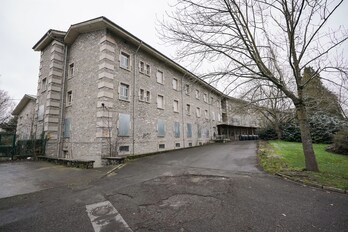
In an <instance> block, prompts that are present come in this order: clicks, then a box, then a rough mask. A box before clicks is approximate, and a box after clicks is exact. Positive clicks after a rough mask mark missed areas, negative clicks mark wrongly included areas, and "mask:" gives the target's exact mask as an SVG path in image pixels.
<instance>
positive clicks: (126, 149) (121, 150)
mask: <svg viewBox="0 0 348 232" xmlns="http://www.w3.org/2000/svg"><path fill="white" fill-rule="evenodd" d="M118 150H119V151H120V152H127V151H129V146H120V147H119V148H118Z"/></svg>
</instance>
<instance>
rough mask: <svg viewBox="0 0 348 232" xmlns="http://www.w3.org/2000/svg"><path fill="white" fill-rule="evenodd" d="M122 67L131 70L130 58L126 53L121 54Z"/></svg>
mask: <svg viewBox="0 0 348 232" xmlns="http://www.w3.org/2000/svg"><path fill="white" fill-rule="evenodd" d="M120 67H121V68H125V69H130V56H129V55H128V54H127V53H125V52H121V54H120Z"/></svg>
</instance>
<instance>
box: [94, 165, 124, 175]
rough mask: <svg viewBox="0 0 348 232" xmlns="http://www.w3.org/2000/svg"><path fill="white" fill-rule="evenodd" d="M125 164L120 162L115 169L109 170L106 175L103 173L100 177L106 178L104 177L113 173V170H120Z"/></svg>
mask: <svg viewBox="0 0 348 232" xmlns="http://www.w3.org/2000/svg"><path fill="white" fill-rule="evenodd" d="M124 166H126V164H125V163H124V164H118V165H116V166H115V167H114V168H113V169H111V170H109V171H107V172H106V173H105V174H104V175H102V176H101V177H100V178H104V177H106V176H108V175H110V174H111V173H113V172H115V171H117V170H120V169H121V168H123V167H124Z"/></svg>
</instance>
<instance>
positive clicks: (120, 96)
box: [118, 82, 130, 101]
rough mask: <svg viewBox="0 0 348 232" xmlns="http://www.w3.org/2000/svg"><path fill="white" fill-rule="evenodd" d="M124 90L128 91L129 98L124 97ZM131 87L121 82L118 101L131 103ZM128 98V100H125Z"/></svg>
mask: <svg viewBox="0 0 348 232" xmlns="http://www.w3.org/2000/svg"><path fill="white" fill-rule="evenodd" d="M123 87H127V88H123ZM124 90H126V91H127V96H126V95H124ZM129 93H130V85H129V84H127V83H123V82H120V85H119V94H118V99H119V100H122V101H130V94H129ZM125 97H126V98H125Z"/></svg>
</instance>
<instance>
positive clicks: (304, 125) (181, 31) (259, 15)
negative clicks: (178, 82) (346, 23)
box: [161, 0, 348, 171]
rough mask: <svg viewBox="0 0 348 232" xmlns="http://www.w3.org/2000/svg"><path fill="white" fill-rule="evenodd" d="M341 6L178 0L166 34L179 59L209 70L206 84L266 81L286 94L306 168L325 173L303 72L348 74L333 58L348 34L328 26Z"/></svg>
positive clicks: (317, 0)
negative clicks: (315, 141) (311, 127)
mask: <svg viewBox="0 0 348 232" xmlns="http://www.w3.org/2000/svg"><path fill="white" fill-rule="evenodd" d="M342 2H343V0H340V1H335V0H330V1H327V0H302V1H285V0H240V1H237V0H196V1H195V0H178V2H177V4H176V5H175V7H176V10H175V11H174V12H173V13H171V14H168V16H169V20H168V21H167V22H163V23H162V27H161V28H162V30H161V31H162V36H163V38H164V39H165V40H166V41H167V42H174V43H175V44H176V45H178V46H179V48H180V49H179V53H178V58H179V59H180V58H181V59H183V58H185V59H189V60H190V61H191V62H192V63H200V64H202V65H203V66H201V67H202V68H203V69H204V71H205V75H202V77H204V78H212V79H213V80H224V81H225V83H226V82H228V83H229V84H228V85H232V83H233V85H234V86H235V87H234V89H239V87H240V86H241V85H243V84H250V83H252V82H253V81H255V80H260V81H263V82H264V83H266V84H267V85H268V86H275V87H276V88H277V89H279V90H281V92H282V93H283V94H284V95H285V96H286V97H287V98H289V99H291V101H292V103H293V104H294V106H295V109H296V115H297V118H298V121H299V125H300V129H301V138H302V144H303V150H304V155H305V168H306V170H310V171H319V169H318V165H317V162H316V158H315V154H314V150H313V146H312V140H311V135H310V131H309V123H308V118H307V112H306V106H305V101H304V97H303V95H304V88H305V86H306V85H307V84H308V83H309V82H310V81H311V78H310V79H309V80H307V81H305V80H304V79H303V70H304V68H305V67H307V66H311V67H313V68H314V69H315V72H316V73H324V72H328V71H330V72H334V71H337V72H341V73H342V72H343V73H344V75H345V77H346V76H347V67H346V66H344V65H343V63H342V62H339V61H342V60H339V59H335V60H333V59H331V55H332V53H334V52H335V51H336V49H337V48H338V47H339V46H340V45H342V44H343V43H344V42H345V41H346V40H347V35H348V33H347V30H346V29H344V28H341V27H340V28H338V30H336V31H333V30H332V29H330V28H328V27H327V25H326V24H327V22H328V20H329V19H330V17H331V16H332V14H333V13H334V12H335V11H336V10H337V8H338V7H339V6H340V5H341V4H342ZM206 64H209V65H212V68H207V66H206ZM208 67H209V66H208ZM321 76H322V77H325V75H324V74H323V75H321ZM328 81H330V82H331V83H333V84H335V83H337V82H336V81H335V79H330V80H328ZM288 83H290V84H288ZM254 90H255V91H256V90H257V88H255V89H254Z"/></svg>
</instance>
